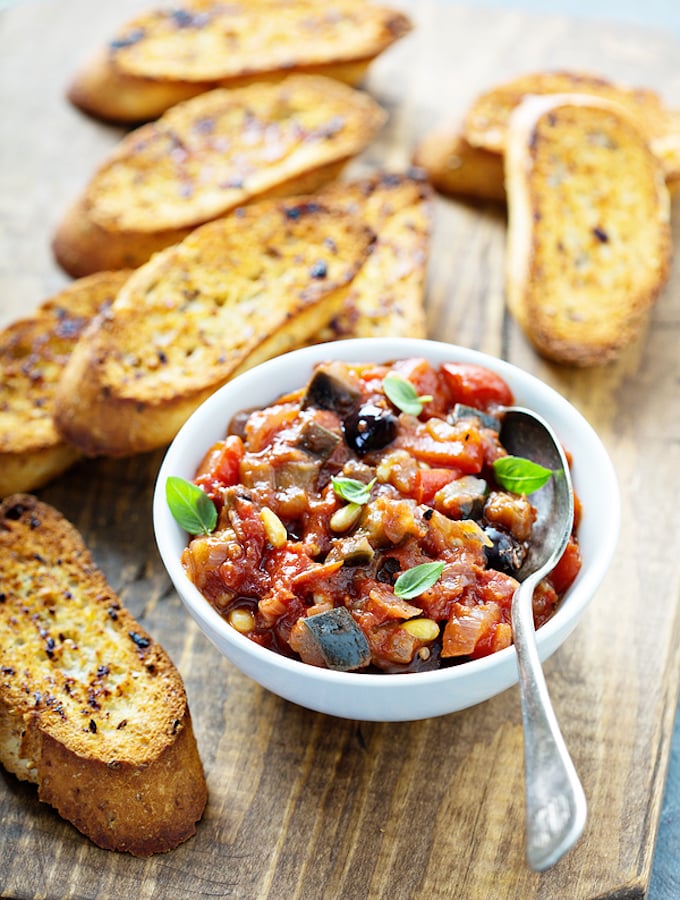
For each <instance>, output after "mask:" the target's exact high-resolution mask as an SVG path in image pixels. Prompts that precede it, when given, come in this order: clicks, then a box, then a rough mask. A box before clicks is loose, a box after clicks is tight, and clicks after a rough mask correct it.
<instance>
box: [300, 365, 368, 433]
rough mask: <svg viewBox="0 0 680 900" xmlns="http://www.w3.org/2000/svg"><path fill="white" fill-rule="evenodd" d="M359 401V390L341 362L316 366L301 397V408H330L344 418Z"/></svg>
mask: <svg viewBox="0 0 680 900" xmlns="http://www.w3.org/2000/svg"><path fill="white" fill-rule="evenodd" d="M360 402H361V391H360V389H359V387H358V385H357V384H354V383H353V381H352V379H351V376H350V375H349V373H348V372H347V370H346V369H345V367H344V366H343V365H342V364H341V363H337V362H331V363H324V364H322V365H320V366H318V367H317V369H316V371H315V372H314V375H313V376H312V378H311V381H310V382H309V384H308V385H307V390H306V391H305V395H304V397H303V398H302V409H308V408H309V407H310V406H311V407H314V408H315V409H330V410H332V411H333V412H336V413H337V414H338V415H339V416H340V418H342V419H344V418H345V416H347V415H349V414H350V413H351V412H352V411H353V410H355V409H356V408H357V406H358V405H359V403H360Z"/></svg>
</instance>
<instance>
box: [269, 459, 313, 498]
mask: <svg viewBox="0 0 680 900" xmlns="http://www.w3.org/2000/svg"><path fill="white" fill-rule="evenodd" d="M274 471H275V476H276V488H277V490H278V491H287V490H288V489H289V488H300V489H301V490H303V491H309V492H311V491H313V490H314V488H315V485H316V479H317V478H318V475H319V462H312V461H311V460H310V459H309V457H307V458H306V459H299V460H298V459H291V460H287V461H286V462H284V463H281V465H278V466H276V468H275V470H274Z"/></svg>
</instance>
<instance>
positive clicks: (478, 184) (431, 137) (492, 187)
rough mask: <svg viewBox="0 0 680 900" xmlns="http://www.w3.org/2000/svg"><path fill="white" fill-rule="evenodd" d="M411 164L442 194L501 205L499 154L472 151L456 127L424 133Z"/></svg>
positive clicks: (501, 190)
mask: <svg viewBox="0 0 680 900" xmlns="http://www.w3.org/2000/svg"><path fill="white" fill-rule="evenodd" d="M413 164H414V165H415V166H418V168H420V169H422V170H423V172H425V175H426V176H427V179H428V181H429V182H430V183H431V184H432V186H433V187H434V188H435V189H436V190H437V191H439V192H440V193H442V194H447V195H450V196H453V197H457V196H461V197H471V198H475V199H480V200H494V201H501V202H502V201H505V176H504V172H503V154H502V153H496V152H495V151H493V150H485V149H484V148H483V147H473V146H472V144H470V143H469V142H468V141H467V140H466V139H465V138H464V137H463V135H462V133H461V130H460V128H458V127H454V126H440V127H438V128H435V129H433V130H432V131H430V132H428V133H427V134H426V135H425V136H424V137H423V138H422V140H421V141H420V143H419V144H418V145H417V147H416V149H415V152H414V154H413Z"/></svg>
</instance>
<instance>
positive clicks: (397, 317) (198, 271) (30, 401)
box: [0, 173, 430, 496]
mask: <svg viewBox="0 0 680 900" xmlns="http://www.w3.org/2000/svg"><path fill="white" fill-rule="evenodd" d="M429 237H430V189H429V187H428V185H427V183H426V182H425V181H424V180H423V179H422V177H419V176H417V175H416V174H386V173H378V174H376V175H372V176H367V177H366V178H363V179H359V180H357V181H350V182H345V183H339V182H338V183H335V184H333V185H331V186H329V187H327V188H326V189H325V190H324V191H323V192H320V193H318V194H316V195H305V196H304V197H301V198H291V199H289V200H260V201H258V202H254V203H252V204H249V205H247V206H245V207H240V208H238V209H237V210H235V211H234V212H233V213H231V214H230V215H228V216H225V217H222V218H220V219H217V220H215V221H213V222H210V223H207V224H205V225H203V226H201V227H200V228H197V229H195V230H194V231H192V232H190V234H189V235H188V236H187V237H186V238H185V239H184V240H183V241H181V242H179V243H178V244H175V245H172V246H170V247H168V248H166V249H165V250H163V251H162V252H158V253H156V254H155V255H154V256H153V258H152V259H151V260H149V261H148V262H147V263H145V264H144V265H142V266H141V267H139V268H138V269H136V270H134V271H131V270H120V271H116V272H99V273H96V274H93V275H90V276H87V277H83V278H80V279H78V280H76V281H74V282H73V284H72V285H71V286H70V287H69V288H67V289H66V290H65V291H63V292H62V293H60V294H59V295H58V296H56V297H54V298H52V299H51V300H49V301H47V302H46V303H45V304H43V306H42V307H40V308H39V309H38V311H37V312H36V313H35V314H34V315H33V316H32V317H31V318H30V319H26V320H22V321H20V322H17V323H14V324H12V325H10V326H9V327H8V328H7V329H5V331H4V332H1V333H0V371H1V372H2V376H3V377H2V385H1V386H0V398H1V399H2V411H0V462H2V469H1V470H0V496H4V495H6V494H9V493H13V492H16V491H25V490H33V489H35V488H37V487H40V486H42V485H43V484H45V483H47V481H49V480H50V479H51V478H53V477H55V476H56V475H58V474H59V473H60V472H62V471H63V470H64V469H65V468H67V466H69V465H70V464H71V463H72V462H73V461H75V460H76V459H77V458H79V456H81V455H82V454H88V455H104V456H125V455H129V454H133V453H140V452H143V451H147V450H152V449H155V448H158V447H161V446H163V445H164V444H167V443H168V442H169V441H170V440H171V439H172V438H173V437H174V435H175V433H176V432H177V430H178V429H179V427H180V426H181V424H182V423H183V422H184V421H185V420H186V418H187V417H188V416H189V415H190V413H191V412H192V411H193V410H194V409H195V408H196V407H197V406H198V405H199V403H200V402H201V401H202V400H203V399H204V398H205V397H206V396H207V395H208V394H210V393H212V391H214V390H215V389H216V388H217V387H219V386H220V385H221V384H223V383H224V382H225V381H227V380H228V379H230V378H232V377H234V376H235V375H236V374H238V373H239V372H241V371H244V370H245V369H247V368H249V367H251V366H253V365H255V364H256V363H258V362H261V361H262V360H264V359H267V358H269V357H271V356H274V355H276V354H278V353H282V352H284V351H286V350H290V349H293V348H295V347H298V346H302V345H304V344H307V343H310V342H319V341H323V340H333V339H336V338H342V337H355V336H357V337H359V336H370V335H377V334H392V335H397V336H398V335H411V336H420V337H424V336H425V312H424V292H425V272H426V266H427V258H428V248H429ZM38 375H39V377H38Z"/></svg>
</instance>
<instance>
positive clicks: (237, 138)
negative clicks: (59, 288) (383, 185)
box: [53, 75, 385, 276]
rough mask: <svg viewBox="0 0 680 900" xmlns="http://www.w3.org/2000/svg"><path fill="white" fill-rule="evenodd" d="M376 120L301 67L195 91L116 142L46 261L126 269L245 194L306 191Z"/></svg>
mask: <svg viewBox="0 0 680 900" xmlns="http://www.w3.org/2000/svg"><path fill="white" fill-rule="evenodd" d="M384 120H385V114H384V112H383V110H382V109H381V108H380V107H379V106H378V104H377V103H375V102H374V101H373V100H372V99H371V98H370V97H369V96H368V95H367V94H364V93H362V92H361V91H356V90H354V89H353V88H350V87H348V86H347V85H345V84H341V83H340V82H338V81H333V80H332V79H330V78H322V77H316V76H312V75H294V76H291V77H290V78H287V79H286V80H285V81H282V82H281V83H279V84H254V85H251V86H250V87H246V88H241V89H239V90H234V91H228V90H222V89H218V90H215V91H210V92H209V93H207V94H202V95H201V96H199V97H195V98H194V99H193V100H188V101H187V102H186V103H182V104H179V105H178V106H176V107H174V108H173V109H171V110H169V111H168V112H167V113H166V114H165V115H164V116H163V117H162V118H161V119H160V120H159V121H158V122H154V123H151V124H149V125H144V126H142V127H141V128H139V129H137V130H136V131H133V132H132V133H131V134H129V135H128V136H127V137H125V138H124V139H123V141H121V143H120V144H119V145H118V147H117V148H116V149H115V150H114V151H113V152H112V154H111V155H110V156H109V158H108V159H107V160H106V161H105V162H104V164H103V165H102V166H101V167H100V168H99V169H98V171H97V172H96V173H95V175H94V176H93V178H92V179H91V180H90V182H89V184H88V186H87V188H86V190H85V192H84V194H83V196H82V197H81V198H80V199H79V200H77V201H76V203H75V206H74V207H73V208H72V209H71V210H70V211H69V212H67V214H66V216H65V217H64V219H63V220H62V222H61V223H60V225H59V226H58V228H57V232H56V235H55V238H54V243H53V246H54V251H55V254H56V257H57V260H58V261H59V262H60V264H61V265H62V266H63V268H64V269H65V270H66V271H67V272H69V273H70V274H72V275H76V276H80V275H86V274H90V273H91V272H93V271H97V270H99V269H119V268H127V267H133V268H134V267H137V266H139V265H141V264H142V263H144V262H146V260H147V259H149V257H150V256H151V254H152V253H154V252H156V251H158V250H160V249H163V248H164V247H168V246H170V245H171V244H175V243H178V242H179V241H180V240H182V239H183V238H184V237H186V235H187V234H188V233H189V232H190V231H191V229H193V228H195V227H196V226H197V225H201V224H203V223H205V222H208V221H211V220H213V219H216V218H218V217H220V216H223V215H225V214H226V213H227V212H229V211H230V210H232V209H235V208H236V207H237V206H242V205H243V204H245V203H248V202H250V201H251V200H253V199H255V198H261V197H265V196H290V195H292V194H302V193H311V192H312V191H314V190H316V189H317V188H318V187H320V186H321V185H322V184H324V183H325V182H326V181H328V180H330V179H332V178H335V177H337V176H338V174H339V173H340V171H341V170H342V168H343V166H344V165H346V163H347V162H348V161H349V160H350V159H351V158H352V157H353V156H354V155H356V154H357V153H359V151H360V150H362V149H363V148H364V147H365V146H366V144H368V142H369V141H370V140H371V139H372V138H373V136H374V135H375V133H376V132H377V130H378V129H379V128H380V126H381V125H382V123H383V122H384Z"/></svg>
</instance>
